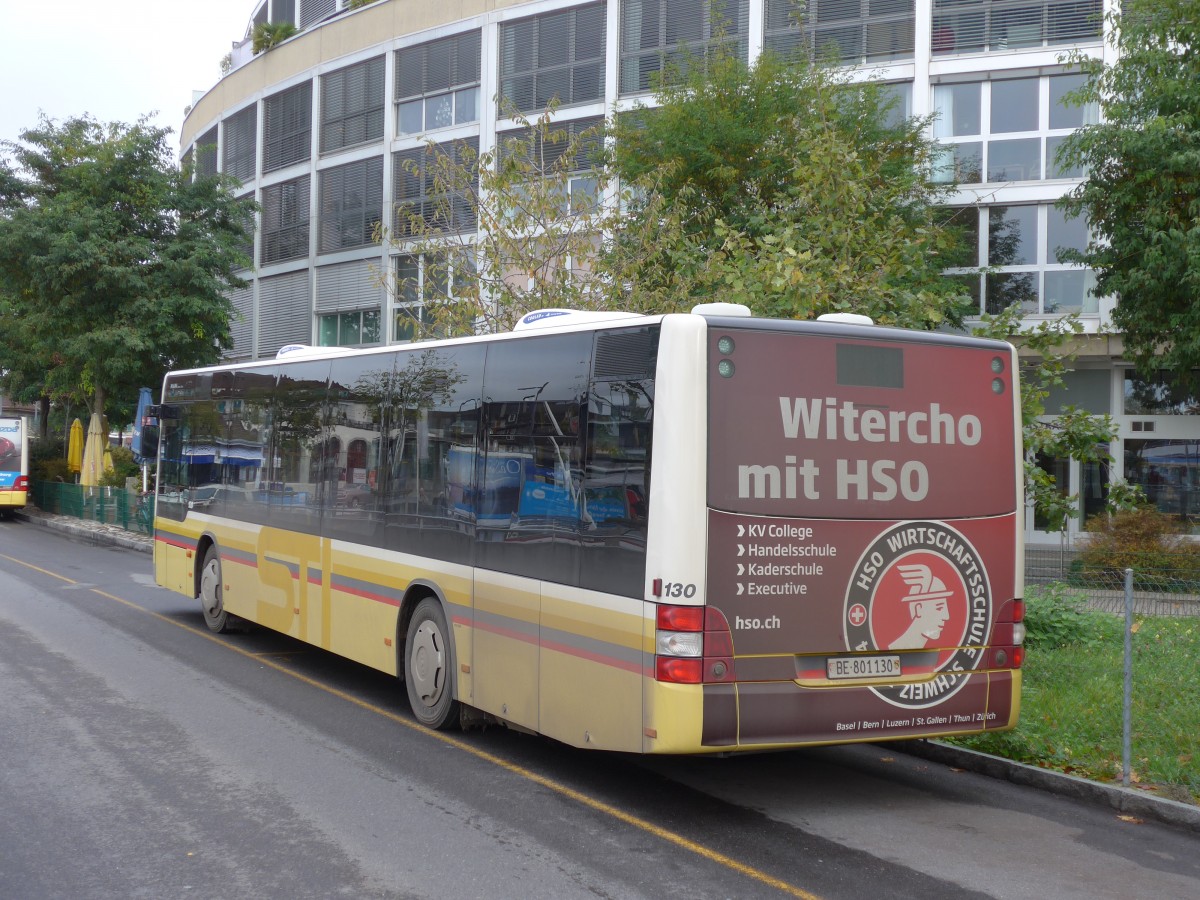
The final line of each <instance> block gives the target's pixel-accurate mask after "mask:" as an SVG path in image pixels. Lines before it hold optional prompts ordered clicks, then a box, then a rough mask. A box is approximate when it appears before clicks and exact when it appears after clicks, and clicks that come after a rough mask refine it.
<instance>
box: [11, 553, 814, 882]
mask: <svg viewBox="0 0 1200 900" xmlns="http://www.w3.org/2000/svg"><path fill="white" fill-rule="evenodd" d="M0 559H7V560H8V561H9V562H14V563H17V564H18V565H21V566H25V567H26V568H29V569H33V570H34V571H35V572H41V573H42V574H44V575H50V576H51V577H53V578H57V579H59V580H60V581H65V582H66V583H67V584H79V582H77V581H73V580H72V579H70V578H67V577H65V576H63V575H59V574H57V573H55V572H50V571H48V570H46V569H42V568H40V567H38V566H35V565H33V564H32V563H28V562H25V561H24V560H20V559H16V558H14V557H12V556H6V555H4V554H0ZM89 590H90V591H91V592H92V593H93V594H97V595H99V596H101V597H104V598H105V599H107V600H112V601H113V602H114V603H120V604H121V605H122V606H126V607H128V608H129V609H132V610H135V611H137V612H140V613H145V614H146V615H149V616H153V617H154V618H156V619H158V620H159V621H161V622H166V623H167V624H169V625H174V626H175V627H177V628H182V629H184V630H185V631H187V632H190V633H191V634H194V635H198V636H199V637H202V638H204V639H206V640H209V641H212V642H213V643H214V644H216V645H217V646H219V647H223V648H224V649H226V650H229V651H232V652H234V653H237V654H239V655H241V656H244V657H245V658H246V659H252V660H254V661H256V662H258V663H261V664H262V665H264V666H268V667H270V668H272V669H274V670H275V671H277V672H279V673H280V674H283V675H287V676H290V677H291V678H294V679H296V680H297V681H300V682H302V683H304V684H306V685H308V686H310V687H313V688H316V689H317V690H320V691H324V692H325V693H326V694H329V695H331V696H333V697H337V698H338V699H339V700H344V701H346V702H347V703H351V704H353V705H354V706H357V707H359V708H360V709H364V710H367V711H368V712H372V713H375V714H376V715H379V716H383V717H384V718H385V719H388V720H389V721H391V722H395V723H396V724H397V725H403V726H404V727H405V728H408V729H409V730H410V731H418V732H420V733H421V734H423V735H425V736H427V737H431V738H435V739H436V740H439V741H441V742H442V743H443V744H445V745H447V746H449V747H453V748H454V749H456V750H461V751H462V752H463V753H469V754H470V755H471V756H474V757H475V758H476V759H479V760H482V761H484V762H487V763H491V764H492V765H494V766H497V767H499V768H501V769H504V770H505V771H506V772H510V773H512V774H513V775H516V776H518V777H520V778H524V779H525V780H527V781H531V782H533V783H534V784H538V785H541V786H542V787H544V788H546V789H547V790H549V791H553V792H554V793H556V794H558V795H559V796H562V797H566V798H567V799H569V800H574V801H575V802H576V803H579V804H581V805H583V806H586V807H588V808H589V809H593V810H595V811H596V812H600V813H604V814H605V815H607V816H610V817H612V818H614V819H616V820H618V821H620V822H623V823H625V824H626V825H630V826H632V827H634V828H637V829H639V830H641V831H644V832H646V833H647V834H651V835H653V836H655V837H657V838H659V839H660V840H664V841H666V842H667V843H670V844H674V845H675V846H676V847H679V848H680V849H683V850H687V851H688V852H689V853H694V854H696V855H697V856H700V857H702V858H704V859H707V860H708V861H710V862H714V863H716V864H718V865H720V866H724V867H725V868H727V869H730V870H732V871H734V872H737V873H738V874H739V875H744V876H745V877H747V878H751V879H753V880H754V881H757V882H760V883H761V884H765V885H767V886H768V887H772V888H775V889H776V890H778V891H782V892H783V893H785V894H787V895H789V896H791V897H799V898H801V900H821V898H820V897H819V896H818V895H816V894H812V893H810V892H808V891H806V890H804V889H803V888H799V887H796V886H795V885H793V884H789V883H788V882H786V881H783V880H781V879H779V878H775V877H774V876H772V875H768V874H767V873H766V872H763V871H762V870H760V869H756V868H754V867H753V866H748V865H746V864H745V863H742V862H739V861H738V860H736V859H734V858H733V857H731V856H727V855H725V854H724V853H721V852H720V851H717V850H713V849H712V848H711V847H706V846H705V845H703V844H700V843H698V842H696V841H693V840H691V839H689V838H686V837H684V836H683V835H681V834H676V833H675V832H673V831H668V830H667V829H665V828H662V827H661V826H659V825H655V824H654V823H653V822H650V821H647V820H646V819H642V818H640V817H638V816H635V815H632V814H631V813H628V812H626V811H625V810H623V809H620V808H619V807H616V806H613V805H612V804H610V803H605V802H604V801H603V800H598V799H596V798H595V797H590V796H588V795H587V794H584V793H582V792H580V791H577V790H575V789H574V788H571V787H567V786H566V785H565V784H562V783H560V782H557V781H555V780H554V779H552V778H547V777H546V776H545V775H540V774H538V773H537V772H534V771H533V770H532V769H527V768H525V767H524V766H520V765H517V764H516V763H513V762H509V761H508V760H506V759H503V758H502V757H499V756H496V755H495V754H493V753H489V752H488V751H486V750H481V749H479V748H478V747H476V746H474V745H472V744H469V743H467V742H466V741H464V740H461V739H459V738H456V737H452V736H450V735H448V734H445V733H443V732H441V731H434V730H433V729H432V728H427V727H425V726H424V725H421V724H420V723H419V722H414V721H412V720H411V719H406V718H404V717H403V716H400V715H397V714H396V713H394V712H392V711H391V710H387V709H384V708H383V707H382V706H376V705H375V704H373V703H368V702H367V701H366V700H362V699H360V698H358V697H355V696H353V695H351V694H348V693H346V692H345V691H342V690H340V689H338V688H335V687H332V686H330V685H328V684H323V683H322V682H320V681H317V680H316V679H313V678H310V677H309V676H307V675H304V674H302V673H300V672H297V671H295V670H293V669H288V668H286V667H285V666H283V665H281V664H279V663H277V662H273V661H272V660H270V659H268V658H267V656H268V654H264V653H256V652H253V651H250V650H245V649H243V648H241V647H238V646H236V645H235V644H231V643H229V642H228V641H226V640H224V639H222V638H220V637H218V636H217V635H215V634H212V633H210V632H207V631H201V630H200V629H198V628H195V627H193V626H192V625H188V624H186V623H184V622H181V621H179V620H178V619H173V618H171V617H170V616H166V615H163V614H162V613H158V612H154V610H151V609H147V608H146V607H144V606H139V605H138V604H136V603H133V602H131V601H129V600H126V599H124V598H122V597H118V596H116V595H115V594H110V593H108V592H107V591H102V590H100V589H99V588H89ZM270 655H282V656H289V655H292V654H288V653H283V654H270Z"/></svg>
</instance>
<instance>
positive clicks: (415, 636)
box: [404, 597, 458, 728]
mask: <svg viewBox="0 0 1200 900" xmlns="http://www.w3.org/2000/svg"><path fill="white" fill-rule="evenodd" d="M453 676H454V652H453V650H452V648H451V646H450V629H449V628H448V627H446V616H445V614H444V613H443V612H442V605H441V604H440V603H439V602H438V601H437V599H436V598H435V597H426V598H425V599H424V600H422V601H421V602H420V603H418V604H417V608H416V609H415V610H414V611H413V616H412V619H411V620H410V621H409V623H408V635H407V638H406V640H405V642H404V684H405V686H406V687H407V688H408V702H409V705H410V706H412V711H413V715H415V716H416V717H417V721H419V722H420V723H421V724H422V725H426V726H428V727H429V728H446V727H448V726H449V725H451V724H453V723H454V721H455V719H456V714H457V712H458V704H457V703H456V702H455V700H454V689H453V687H452V686H451V682H452V679H453Z"/></svg>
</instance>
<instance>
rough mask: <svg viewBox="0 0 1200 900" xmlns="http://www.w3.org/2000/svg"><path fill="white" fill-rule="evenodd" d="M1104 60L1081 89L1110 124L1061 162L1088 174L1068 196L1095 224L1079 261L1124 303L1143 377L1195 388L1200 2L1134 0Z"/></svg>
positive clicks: (1067, 205) (1199, 318)
mask: <svg viewBox="0 0 1200 900" xmlns="http://www.w3.org/2000/svg"><path fill="white" fill-rule="evenodd" d="M1121 5H1122V10H1123V11H1122V12H1121V13H1120V14H1119V15H1114V16H1113V18H1112V20H1111V25H1112V27H1111V28H1110V29H1109V34H1110V38H1109V40H1110V41H1111V43H1112V44H1113V46H1114V48H1115V49H1116V51H1117V53H1118V57H1117V60H1116V62H1115V63H1113V64H1112V65H1110V66H1104V65H1102V64H1101V63H1100V62H1098V61H1095V60H1088V59H1085V58H1082V57H1078V58H1076V60H1075V62H1076V63H1078V64H1079V65H1080V66H1081V68H1082V69H1083V70H1084V71H1085V72H1087V73H1088V74H1089V78H1088V80H1087V82H1086V84H1085V86H1084V87H1083V88H1082V89H1081V90H1080V91H1078V92H1077V95H1076V97H1075V99H1076V100H1078V101H1079V102H1085V101H1091V102H1095V103H1098V104H1099V107H1100V110H1101V113H1102V115H1101V118H1102V121H1101V122H1100V123H1099V124H1095V125H1087V126H1085V127H1083V128H1081V129H1079V130H1078V131H1076V132H1075V133H1074V134H1072V135H1071V136H1070V137H1068V138H1067V139H1066V140H1065V141H1064V142H1063V146H1062V148H1061V150H1060V151H1059V153H1060V156H1059V159H1060V163H1062V164H1064V165H1067V166H1078V167H1082V168H1083V169H1084V170H1085V171H1086V178H1085V180H1084V181H1083V182H1082V183H1081V184H1080V185H1079V186H1078V187H1077V188H1076V189H1075V190H1074V191H1073V192H1072V193H1071V194H1070V195H1069V196H1068V197H1067V198H1066V199H1065V200H1063V201H1062V206H1063V208H1064V209H1065V210H1066V211H1067V212H1068V214H1070V215H1082V216H1085V217H1086V219H1087V222H1088V224H1089V226H1090V227H1091V231H1092V238H1091V240H1090V241H1089V244H1088V247H1087V249H1086V251H1084V252H1082V253H1074V254H1073V258H1074V259H1075V260H1077V261H1079V262H1082V263H1084V264H1086V265H1088V266H1090V267H1092V268H1093V269H1094V270H1095V272H1096V288H1095V293H1096V294H1097V295H1099V296H1114V297H1117V298H1118V299H1119V302H1118V304H1117V307H1116V310H1115V312H1114V313H1113V322H1114V324H1115V325H1116V326H1117V327H1118V328H1120V329H1121V331H1122V332H1123V333H1124V340H1125V354H1126V356H1127V357H1128V358H1129V359H1131V360H1132V361H1133V362H1134V363H1135V364H1136V365H1137V367H1138V369H1139V370H1140V371H1141V372H1142V373H1143V374H1145V375H1147V376H1151V375H1152V374H1153V372H1154V370H1156V369H1167V370H1170V371H1171V372H1173V373H1174V374H1175V375H1177V376H1178V377H1179V378H1181V379H1184V380H1186V381H1189V382H1190V383H1191V384H1192V385H1195V384H1196V377H1195V374H1194V370H1195V369H1197V368H1198V367H1200V212H1198V211H1200V40H1198V39H1200V4H1197V3H1196V0H1125V2H1124V3H1122V4H1121Z"/></svg>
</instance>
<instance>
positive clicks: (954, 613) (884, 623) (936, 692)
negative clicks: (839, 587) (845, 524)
mask: <svg viewBox="0 0 1200 900" xmlns="http://www.w3.org/2000/svg"><path fill="white" fill-rule="evenodd" d="M991 609H992V590H991V585H990V584H989V582H988V577H987V571H986V570H985V569H984V567H983V560H982V559H981V558H980V556H979V552H978V551H977V550H976V549H975V548H974V547H973V546H972V545H971V542H970V541H968V540H967V539H966V538H965V537H964V536H963V535H962V534H960V533H959V532H958V531H955V530H954V529H953V528H951V527H949V526H948V525H944V524H942V523H941V522H904V523H901V524H899V525H895V526H893V527H891V528H889V529H888V530H887V531H885V532H883V533H882V534H881V535H879V537H877V538H876V539H875V540H874V541H873V542H872V543H871V545H870V546H869V547H868V548H867V549H866V551H865V552H864V553H863V555H862V557H861V558H860V559H859V561H858V563H857V564H856V565H855V567H854V571H853V574H852V575H851V578H850V586H849V588H847V590H846V607H845V615H844V618H843V624H844V628H845V635H846V647H847V649H850V650H856V651H868V652H869V651H880V652H885V653H886V652H896V651H903V653H904V655H903V657H902V660H901V661H902V665H903V670H904V674H906V675H909V674H919V673H922V672H924V673H928V674H931V675H933V676H934V677H932V678H931V679H929V680H928V681H922V682H919V683H915V684H899V685H890V686H888V687H876V688H871V690H872V691H873V692H874V693H875V694H876V695H878V696H879V697H880V698H881V699H883V700H886V701H887V702H888V703H891V704H893V705H895V706H904V707H908V708H910V709H924V708H926V707H930V706H934V705H936V704H938V703H940V702H942V701H943V700H945V699H946V698H948V697H950V696H952V695H953V694H955V693H957V692H958V691H959V690H960V689H961V688H962V687H963V685H965V684H966V682H967V676H966V673H968V672H970V671H971V670H973V669H976V668H978V667H979V664H980V662H981V661H982V654H981V653H980V650H979V648H980V647H981V646H982V645H983V642H984V641H985V640H986V639H987V629H988V623H989V622H990V621H991ZM914 651H917V652H914ZM920 651H924V652H920Z"/></svg>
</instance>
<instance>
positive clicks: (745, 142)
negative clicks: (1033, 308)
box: [612, 52, 967, 328]
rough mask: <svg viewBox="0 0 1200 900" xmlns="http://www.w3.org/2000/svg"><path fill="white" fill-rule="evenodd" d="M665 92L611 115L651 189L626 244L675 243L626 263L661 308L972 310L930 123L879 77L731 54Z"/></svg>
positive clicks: (896, 320) (617, 145) (620, 151)
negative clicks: (704, 304)
mask: <svg viewBox="0 0 1200 900" xmlns="http://www.w3.org/2000/svg"><path fill="white" fill-rule="evenodd" d="M655 100H656V101H657V103H658V106H657V108H655V109H650V110H647V109H638V110H635V111H634V112H632V113H626V114H623V115H618V116H617V117H616V119H615V122H614V123H613V125H612V131H613V133H614V136H615V138H616V140H615V142H614V149H613V164H614V166H615V170H616V172H617V174H618V175H619V176H620V177H621V179H622V181H623V182H632V183H635V184H637V185H639V186H640V190H639V192H638V194H637V195H638V196H640V197H641V198H642V199H643V200H644V201H653V202H648V203H647V204H646V205H638V204H634V205H633V206H632V207H631V208H630V210H629V214H630V218H629V220H628V222H627V227H625V228H624V229H623V230H622V231H621V232H620V233H619V234H618V240H617V242H616V246H618V247H619V246H620V245H621V244H623V243H629V242H634V243H646V242H649V243H653V244H655V245H657V246H659V247H660V250H661V252H660V255H659V256H657V257H650V258H649V265H648V266H647V267H645V268H644V269H642V270H640V271H639V270H634V271H632V272H629V273H628V274H629V276H630V278H631V281H630V284H631V285H632V286H633V289H634V293H641V294H643V295H649V296H652V297H654V298H655V299H656V302H657V304H658V305H659V306H660V307H679V306H685V305H687V304H688V303H690V302H696V301H699V300H709V299H721V298H729V299H735V298H736V299H737V300H739V301H740V302H744V303H747V304H748V305H749V306H750V307H751V308H752V309H753V310H754V311H755V312H756V313H758V314H760V315H770V316H780V317H784V318H811V317H814V316H816V315H819V314H821V313H826V312H859V313H865V314H867V315H870V316H872V317H873V318H875V319H876V320H877V321H879V322H881V323H884V324H895V325H903V326H909V327H915V328H931V327H937V326H939V325H941V324H944V323H947V322H949V323H951V324H959V323H961V319H962V316H963V314H964V313H965V312H966V307H965V306H964V303H965V300H966V298H965V297H964V296H963V295H962V293H961V290H960V288H959V286H958V285H957V284H956V283H955V282H953V281H952V280H950V279H947V278H944V277H943V276H942V274H941V273H942V271H943V270H944V269H945V268H947V267H949V266H953V265H957V264H964V263H967V259H966V257H965V256H964V255H963V252H964V251H963V248H962V241H961V233H960V231H959V229H957V228H956V227H954V224H953V220H952V217H950V216H948V215H947V214H946V213H945V212H943V211H941V210H939V209H938V207H937V205H936V204H937V203H938V202H939V201H942V200H944V199H945V198H946V194H945V188H944V187H939V186H935V185H933V184H931V183H930V182H929V180H928V172H929V171H930V168H931V166H932V163H933V154H934V151H935V147H934V145H933V143H932V142H930V141H929V140H928V139H926V138H925V137H924V128H925V126H926V124H927V123H926V122H923V121H921V120H916V119H910V120H906V121H901V120H900V117H898V116H897V115H896V114H895V112H894V110H893V108H892V102H891V100H890V98H889V97H888V96H887V94H886V93H885V92H884V91H883V90H882V89H881V88H880V87H879V86H878V85H873V84H855V83H852V82H851V81H850V80H849V79H848V77H847V76H846V75H845V74H844V73H842V72H839V70H837V69H835V68H833V67H832V66H825V65H821V64H818V63H817V62H815V61H811V60H805V59H803V58H801V59H788V60H787V61H786V62H785V61H783V60H781V59H779V58H777V57H774V56H772V55H770V54H768V55H765V56H763V57H762V58H761V59H760V60H759V61H758V62H756V63H755V64H754V65H752V66H748V65H747V64H745V63H744V62H742V61H741V60H740V59H738V58H737V57H735V56H732V55H729V54H724V53H721V52H717V53H713V54H711V55H710V56H709V58H708V59H707V61H706V64H705V65H704V66H691V67H689V68H688V71H687V74H686V75H682V76H678V77H672V78H670V79H668V80H666V81H664V83H663V85H662V86H661V87H660V88H659V89H658V91H657V92H656V97H655ZM664 206H665V208H667V209H670V210H671V211H672V212H673V213H674V218H672V219H664V218H662V211H663V209H664ZM664 223H665V225H666V227H667V229H668V230H669V231H671V232H672V233H671V234H668V235H664V234H662V233H660V229H661V228H662V227H663V226H664ZM679 223H683V228H682V231H680V229H679ZM676 236H677V238H676Z"/></svg>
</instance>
